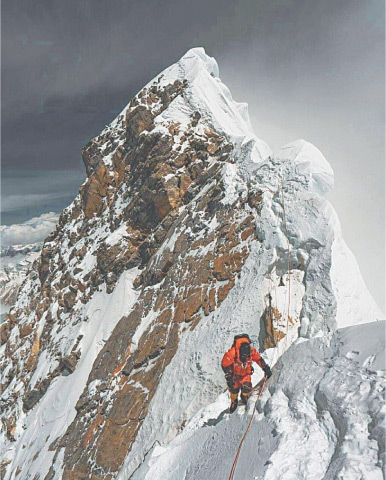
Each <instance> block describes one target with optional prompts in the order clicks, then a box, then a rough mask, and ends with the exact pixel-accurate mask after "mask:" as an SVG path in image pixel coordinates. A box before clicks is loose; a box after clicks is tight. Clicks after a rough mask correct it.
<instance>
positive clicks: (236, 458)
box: [228, 376, 267, 480]
mask: <svg viewBox="0 0 386 480" xmlns="http://www.w3.org/2000/svg"><path fill="white" fill-rule="evenodd" d="M266 381H267V377H266V376H265V377H264V379H263V381H262V383H261V385H260V389H259V393H258V394H257V400H256V402H255V406H254V407H253V412H252V415H251V418H250V419H249V423H248V426H247V429H246V430H245V432H244V435H243V436H242V438H241V440H240V444H239V448H238V449H237V452H236V456H235V459H234V461H233V464H232V469H231V472H230V474H229V478H228V480H233V475H234V473H235V470H236V466H237V462H238V460H239V456H240V452H241V448H242V446H243V443H244V440H245V437H246V436H247V433H248V431H249V429H250V428H251V425H252V420H253V417H254V416H255V411H256V404H257V402H258V400H259V398H260V397H261V394H262V393H263V390H264V387H265V383H266Z"/></svg>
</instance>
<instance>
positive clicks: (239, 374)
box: [221, 333, 272, 413]
mask: <svg viewBox="0 0 386 480" xmlns="http://www.w3.org/2000/svg"><path fill="white" fill-rule="evenodd" d="M252 362H256V363H257V364H258V365H259V367H260V368H261V369H262V370H264V373H265V376H266V378H267V379H268V378H269V377H270V376H271V375H272V372H271V369H270V368H269V365H267V363H266V362H265V361H264V359H263V358H262V356H261V355H260V353H259V352H258V351H257V350H256V349H255V348H253V347H252V346H251V339H250V338H249V336H248V335H247V334H245V333H243V334H242V335H236V336H235V338H234V342H233V345H232V348H230V349H229V350H228V351H227V352H226V353H225V355H224V356H223V359H222V361H221V367H222V369H223V371H224V373H225V379H226V382H227V385H228V389H229V392H230V395H231V406H230V409H229V411H230V413H233V412H234V411H235V410H236V408H237V404H238V396H239V391H240V390H241V395H240V399H241V402H242V403H243V404H244V405H246V404H247V402H248V398H249V396H250V395H251V393H252V379H251V375H252V373H253V367H252Z"/></svg>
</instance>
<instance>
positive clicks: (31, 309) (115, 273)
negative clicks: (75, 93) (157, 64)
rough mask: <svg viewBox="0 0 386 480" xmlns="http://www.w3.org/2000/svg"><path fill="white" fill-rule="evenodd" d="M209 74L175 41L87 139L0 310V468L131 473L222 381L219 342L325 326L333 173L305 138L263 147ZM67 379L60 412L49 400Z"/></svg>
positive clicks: (40, 474) (332, 285)
mask: <svg viewBox="0 0 386 480" xmlns="http://www.w3.org/2000/svg"><path fill="white" fill-rule="evenodd" d="M217 75H218V71H217V65H216V63H215V62H214V60H213V59H210V58H209V57H207V56H206V55H205V53H204V52H203V50H202V49H194V50H192V51H189V52H188V53H187V54H186V55H185V56H184V57H183V58H182V59H181V60H180V61H179V62H178V63H177V64H175V65H173V66H172V67H169V69H167V70H165V72H163V74H161V75H159V76H158V77H156V79H154V80H153V81H152V82H150V83H149V84H148V85H147V86H146V87H145V88H144V89H142V90H141V91H140V92H139V93H138V94H137V95H136V96H135V97H134V98H133V99H132V100H131V102H130V103H129V105H128V106H127V107H126V108H125V109H124V111H123V112H122V113H121V114H120V115H119V116H118V117H117V119H116V120H114V121H113V122H112V124H111V125H110V126H109V127H107V128H106V129H105V130H104V131H103V132H101V134H100V135H99V136H97V137H96V138H94V139H93V140H92V141H91V142H90V143H89V144H88V145H86V146H85V147H84V149H83V159H84V163H85V166H86V171H87V174H88V178H87V180H86V182H85V183H84V184H83V185H82V187H81V188H80V192H79V195H78V196H77V197H76V199H75V200H74V202H73V203H72V204H71V205H70V206H69V207H68V208H66V209H65V210H64V211H63V212H62V214H61V216H60V219H59V223H58V226H57V228H56V230H55V231H54V232H53V233H52V234H51V235H50V236H49V237H48V238H47V239H46V241H45V242H44V245H43V248H42V252H41V255H40V256H39V258H38V259H37V260H36V262H35V263H34V265H33V267H32V269H31V271H30V272H29V274H28V276H27V277H26V279H25V281H24V283H23V285H22V287H21V289H20V292H19V295H18V300H17V302H16V305H15V307H14V308H13V309H12V310H11V311H10V313H9V315H8V317H7V319H6V322H5V323H4V324H3V325H2V343H3V346H2V347H1V348H2V352H3V353H4V355H3V356H2V357H3V358H4V361H5V363H4V364H3V365H2V391H3V394H2V400H3V402H4V414H3V417H2V418H3V425H4V429H5V430H4V431H5V434H6V437H7V440H6V442H8V443H9V444H10V445H12V444H14V445H15V443H16V445H17V446H19V447H20V448H18V449H17V450H15V452H16V453H13V454H12V455H11V454H8V456H5V457H4V458H5V462H4V465H3V468H4V473H5V478H13V476H12V475H14V474H15V472H16V471H17V472H22V475H23V476H24V477H25V478H27V476H28V475H30V476H33V475H37V477H36V478H45V479H54V478H63V479H78V478H94V479H96V478H103V479H112V478H116V477H117V475H119V472H121V471H125V472H126V473H125V475H126V474H127V475H128V476H129V475H130V474H131V473H132V472H133V471H134V470H135V469H136V468H137V466H138V465H139V464H140V463H141V461H142V459H143V455H144V453H145V452H146V451H147V450H148V449H149V447H150V446H151V444H152V443H154V441H156V440H159V438H158V437H162V438H161V440H163V441H165V440H166V439H168V438H172V437H173V436H175V435H176V433H178V431H180V430H181V429H182V428H183V426H184V424H185V423H186V421H187V420H188V419H189V417H190V415H191V413H192V412H194V411H197V409H198V408H200V407H201V406H202V405H203V404H205V402H207V401H208V400H210V399H213V398H215V396H216V395H218V394H219V393H220V392H221V391H222V390H223V388H224V385H223V384H222V379H221V376H220V374H219V372H217V370H218V368H217V363H218V357H219V355H220V353H219V352H221V350H222V349H223V348H224V345H225V344H226V342H227V341H228V340H229V338H230V337H231V336H232V334H233V333H237V332H238V329H239V328H240V326H241V325H242V326H243V327H245V328H246V329H252V330H253V331H254V332H256V334H257V335H259V341H260V345H261V347H262V348H263V349H268V350H269V349H270V348H271V349H275V348H276V347H279V346H280V345H281V349H282V350H284V349H286V348H288V346H289V345H290V343H291V342H292V341H293V340H294V339H295V338H296V337H297V336H298V335H299V332H300V334H301V335H303V336H304V337H312V336H314V335H316V334H318V333H323V334H326V335H327V334H329V332H333V331H334V330H335V329H336V327H337V325H338V323H339V322H338V317H339V316H338V314H337V303H338V300H337V296H336V291H337V289H336V286H339V285H340V278H339V275H338V274H337V275H335V277H333V276H329V275H328V276H327V277H326V272H329V271H330V270H331V267H332V264H333V261H332V259H333V254H332V253H331V252H332V250H333V245H335V246H336V245H338V247H337V248H336V247H334V248H335V253H334V255H335V257H336V256H338V257H339V258H340V256H341V253H342V252H343V253H345V252H344V246H342V245H343V244H342V242H341V240H340V237H339V227H338V223H337V221H336V219H335V216H334V213H333V210H332V209H331V207H330V206H329V205H328V203H327V202H326V201H325V199H324V198H323V195H324V193H325V192H326V190H328V189H329V188H330V187H331V185H332V180H333V175H332V171H331V169H330V167H329V165H328V164H327V162H326V161H325V160H324V159H323V157H322V156H321V154H320V152H319V151H317V149H315V147H312V146H310V144H307V143H306V142H303V141H300V142H297V143H294V144H292V145H290V146H288V147H286V149H284V150H283V151H282V152H281V155H282V156H280V155H278V156H276V157H275V158H272V156H271V152H270V150H269V148H268V147H267V146H266V145H265V144H264V142H262V141H260V140H258V139H257V138H256V137H255V136H254V135H253V132H252V130H251V127H250V125H249V121H248V118H247V113H246V109H245V106H244V105H242V104H241V105H240V104H236V103H235V102H234V101H233V100H232V99H231V97H230V94H229V92H228V91H227V89H226V87H225V86H224V85H223V84H221V82H220V80H219V79H218V78H217ZM299 212H301V213H300V215H299ZM337 232H338V233H337ZM326 252H327V253H326ZM321 282H322V283H323V284H324V288H323V289H320V288H319V285H320V283H321ZM289 288H292V293H291V301H289V298H290V296H289ZM363 295H366V292H365V293H364V294H363ZM363 295H362V297H363ZM362 297H361V301H362ZM126 299H127V300H126ZM241 301H242V302H245V303H247V304H248V307H243V309H242V312H237V306H238V305H240V302H241ZM109 302H110V303H109ZM366 302H367V303H366ZM366 302H365V304H366V305H370V304H371V300H366ZM354 303H355V302H354ZM362 303H363V302H362ZM116 304H119V305H120V308H119V309H116V307H115V305H116ZM315 306H317V308H316V309H315ZM248 308H249V309H250V310H248ZM315 310H316V313H315ZM367 310H368V312H367V317H366V316H365V317H363V318H361V320H360V321H370V320H373V319H374V316H376V315H377V310H376V308H375V307H371V308H370V309H367ZM224 312H225V313H226V317H224ZM256 312H260V313H259V314H258V315H257V314H256ZM358 312H359V313H358V316H359V315H360V313H361V312H360V311H358ZM241 314H242V315H243V316H244V317H245V320H243V323H240V322H238V321H235V318H236V320H237V318H238V317H239V316H241ZM340 316H341V317H342V318H343V317H344V316H345V312H343V313H341V314H340ZM339 318H340V317H339ZM358 321H359V320H358ZM208 332H210V335H209V338H210V339H211V341H212V344H214V345H213V346H212V347H211V346H210V345H208V344H206V340H205V338H206V337H205V335H208ZM213 332H215V333H216V335H214V334H213ZM96 339H98V340H96ZM216 342H217V343H216ZM210 348H213V350H214V351H215V353H213V352H212V350H210ZM182 351H185V352H186V351H188V352H191V357H190V358H191V361H190V362H188V363H187V362H186V361H181V355H182V353H181V352H182ZM197 352H200V354H199V355H198V354H197ZM216 362H217V363H216ZM209 363H211V364H212V366H209ZM213 364H214V366H213ZM188 375H189V376H190V377H191V379H192V380H191V386H190V387H189V388H187V387H186V378H187V376H188ZM71 378H73V379H74V380H73V385H74V394H73V395H70V400H68V402H67V404H66V406H65V407H63V409H65V412H66V413H65V415H64V416H65V419H64V420H63V419H62V417H63V415H62V412H59V410H57V409H55V408H53V407H52V404H54V403H55V402H57V403H58V404H59V405H62V404H64V403H65V402H64V400H63V398H62V397H63V394H62V393H61V392H62V390H63V389H64V388H65V387H66V388H68V386H69V385H71V383H68V381H67V379H69V381H71ZM75 385H76V388H75ZM173 389H174V390H175V391H179V390H181V392H182V393H181V397H180V400H181V404H180V405H179V406H178V408H173V407H172V406H171V405H170V403H169V402H168V400H167V399H168V398H170V390H173ZM165 392H168V395H165ZM50 402H51V403H50ZM63 402H64V403H63ZM51 407H52V409H51ZM47 409H51V410H52V412H54V413H52V414H51V415H52V418H53V419H54V420H55V421H52V420H51V421H50V420H47V415H48V414H47ZM51 410H50V411H51ZM48 416H50V415H48ZM36 419H39V421H42V422H43V423H45V424H50V425H49V427H47V435H46V436H45V438H40V439H39V440H37V438H36V437H37V435H36V430H35V427H34V423H36ZM60 419H62V420H60ZM24 430H25V432H26V433H24V432H23V431H24ZM10 451H12V448H10ZM32 452H34V453H33V454H32ZM122 469H123V470H122Z"/></svg>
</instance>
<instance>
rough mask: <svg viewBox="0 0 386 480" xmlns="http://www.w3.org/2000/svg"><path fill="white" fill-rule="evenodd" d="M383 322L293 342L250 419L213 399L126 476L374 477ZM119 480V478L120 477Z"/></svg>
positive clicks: (381, 456) (380, 461) (381, 411)
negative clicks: (248, 427)
mask: <svg viewBox="0 0 386 480" xmlns="http://www.w3.org/2000/svg"><path fill="white" fill-rule="evenodd" d="M384 337H385V322H384V321H381V322H375V323H369V324H367V325H364V326H354V327H349V328H344V329H342V330H338V331H337V332H336V334H335V335H334V336H333V337H332V339H331V341H329V340H327V339H323V338H321V337H319V338H314V339H311V340H298V341H297V342H295V344H294V345H293V346H292V347H291V349H289V350H288V351H287V352H286V353H285V354H284V355H283V356H282V358H281V359H280V361H279V363H278V364H277V366H276V367H275V369H274V375H273V376H272V378H271V379H270V380H269V381H268V384H267V388H266V389H265V390H264V392H263V395H262V398H261V400H260V401H259V412H260V413H258V412H254V411H253V410H254V403H255V400H256V394H254V397H253V398H252V399H251V400H250V402H249V405H248V407H247V411H245V410H244V408H243V407H239V409H238V410H237V411H236V412H235V413H234V414H233V415H229V414H228V413H226V412H227V410H226V409H227V406H228V402H229V400H228V396H227V395H226V394H221V395H220V396H219V397H218V398H217V399H216V401H215V402H214V403H211V404H210V405H207V406H205V407H203V408H202V409H201V410H199V411H198V412H197V414H196V415H194V416H193V417H192V418H191V419H190V421H189V422H188V423H187V425H186V426H185V428H184V430H183V431H182V433H180V434H179V435H178V436H176V437H175V438H174V439H173V440H172V441H171V442H169V443H161V444H156V445H155V446H154V447H153V448H152V449H151V450H150V451H149V452H148V454H147V456H146V458H145V461H144V463H143V464H142V466H141V467H140V468H139V469H138V470H137V471H136V472H135V474H134V475H133V477H131V478H133V479H138V480H139V479H142V480H143V479H162V478H168V479H169V480H179V479H181V478H185V479H186V480H194V479H197V478H211V479H213V480H223V479H224V478H228V477H229V474H230V471H231V467H232V462H233V461H234V459H235V456H236V451H237V448H238V446H239V442H240V440H241V437H242V436H243V434H244V432H245V430H246V428H247V423H248V422H249V420H250V416H251V415H254V419H253V421H252V426H251V427H250V430H249V431H248V434H247V436H246V439H245V441H244V444H243V447H242V450H241V454H240V457H239V460H238V462H237V466H236V470H235V475H234V477H233V478H234V479H235V480H241V479H245V478H254V479H259V480H277V479H278V478H280V479H283V480H290V479H295V478H296V479H298V480H306V479H310V478H312V479H315V480H322V479H323V480H335V479H356V478H358V479H360V478H362V479H373V480H378V479H379V480H382V478H383V474H382V471H383V467H384V464H385V445H384V421H385V414H386V410H385V405H384V393H385V386H386V382H385V353H384ZM121 478H128V477H125V476H124V475H123V476H122V477H121Z"/></svg>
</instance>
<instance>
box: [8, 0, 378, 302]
mask: <svg viewBox="0 0 386 480" xmlns="http://www.w3.org/2000/svg"><path fill="white" fill-rule="evenodd" d="M384 18H385V5H384V2H383V0H314V1H309V0H238V1H235V0H211V1H208V0H196V1H181V0H169V1H159V0H147V1H137V0H65V1H64V0H39V1H32V0H13V1H8V2H3V3H2V168H3V171H7V170H8V169H13V170H23V169H34V170H39V169H40V170H48V169H50V170H51V173H50V174H49V177H50V178H55V172H54V170H55V169H58V170H61V169H69V170H72V171H73V173H74V175H73V176H72V177H71V178H72V179H73V184H71V187H70V185H69V189H71V191H76V188H77V186H78V185H79V184H80V183H81V182H82V180H83V176H84V169H83V167H82V164H81V159H80V151H81V147H82V146H83V145H84V144H85V143H87V141H88V140H89V139H90V138H91V137H92V136H94V135H97V134H98V133H99V132H100V130H101V129H102V128H103V127H104V126H105V125H106V124H107V123H109V122H110V121H111V120H112V119H113V118H114V117H115V116H116V115H117V114H118V113H119V111H120V110H121V109H122V108H123V107H124V106H125V105H126V104H127V103H128V101H129V100H130V97H131V96H132V95H134V94H135V93H136V92H137V91H138V90H139V89H140V88H141V87H142V86H143V85H144V84H146V83H147V82H148V81H149V80H150V79H151V78H152V77H154V76H155V75H157V74H158V73H159V72H160V71H162V70H163V69H164V68H166V67H167V66H169V65H171V64H172V63H174V62H175V61H177V60H178V59H179V58H180V57H181V56H182V55H183V54H184V53H185V52H186V51H187V50H188V49H189V48H191V47H194V46H203V47H205V49H206V51H207V53H208V54H209V55H212V56H214V57H215V58H216V60H217V61H218V64H219V67H220V77H221V79H222V80H223V82H224V83H225V84H226V85H227V86H228V87H229V88H230V90H231V92H232V95H233V97H234V98H235V99H236V100H238V101H246V102H248V104H249V111H250V115H251V119H252V123H253V125H254V130H255V132H256V134H257V135H258V136H259V137H260V138H262V139H264V140H266V141H267V142H268V144H269V145H270V146H271V147H272V148H273V149H276V148H278V147H279V146H281V145H283V144H284V143H286V142H289V141H292V140H294V139H296V138H299V137H303V138H305V139H306V140H309V141H311V142H313V143H314V144H315V145H316V146H317V147H318V148H320V149H321V150H322V152H323V153H324V154H325V156H326V157H327V159H328V160H329V162H330V163H331V164H332V167H333V169H334V171H335V176H336V184H337V188H336V190H335V192H334V193H333V194H332V195H331V197H330V198H331V199H332V200H333V203H334V206H335V207H336V208H337V210H338V213H339V215H340V218H341V221H342V223H343V231H344V234H345V237H346V238H347V239H348V243H349V245H350V247H352V248H353V250H354V252H355V253H356V254H357V257H358V260H359V263H360V266H361V269H362V271H363V272H364V273H365V278H366V281H367V282H369V283H371V285H372V291H373V292H374V291H375V290H376V291H377V292H378V293H377V297H378V301H379V302H380V303H381V304H382V303H384V299H383V293H382V292H381V290H383V286H384V274H383V273H382V272H383V270H384V268H381V269H379V263H381V264H382V263H383V264H384V258H385V254H384V249H383V244H384V236H385V235H384V231H385V230H384V229H385V222H384V195H385V186H384V176H385V175H384V149H385V141H384V103H385V102H384V78H385V76H384V68H385V50H384V33H385V27H384ZM76 173H77V174H78V177H77V175H76ZM46 175H48V173H47V172H46ZM5 178H7V180H6V181H7V187H8V190H7V191H10V192H12V191H13V190H14V188H19V187H20V185H21V184H20V183H18V182H16V183H12V182H15V177H13V178H12V179H11V178H9V177H4V175H3V176H2V183H3V191H4V181H5ZM44 178H45V179H43V177H41V182H40V184H39V185H40V186H39V188H38V190H41V192H40V191H39V192H36V193H41V194H47V195H48V196H49V195H51V194H53V192H52V191H51V190H50V188H49V184H50V182H47V178H48V177H44ZM77 178H79V180H77ZM36 185H37V184H35V187H34V188H36ZM20 193H21V194H29V193H31V192H29V186H28V182H26V183H25V184H24V191H23V192H20ZM46 198H48V197H46ZM40 213H43V210H42V211H41V212H40ZM23 218H24V217H23ZM25 219H27V218H25ZM10 221H11V220H10ZM358 225H363V229H364V230H365V231H366V233H367V232H371V234H368V235H363V236H360V235H358V230H357V229H358ZM360 238H362V239H363V240H362V243H361V244H360V240H359V239H360ZM369 252H371V255H370V254H369ZM374 271H376V272H377V274H375V275H374V273H373V272H374ZM380 271H381V273H379V272H380ZM382 275H383V276H382Z"/></svg>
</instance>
